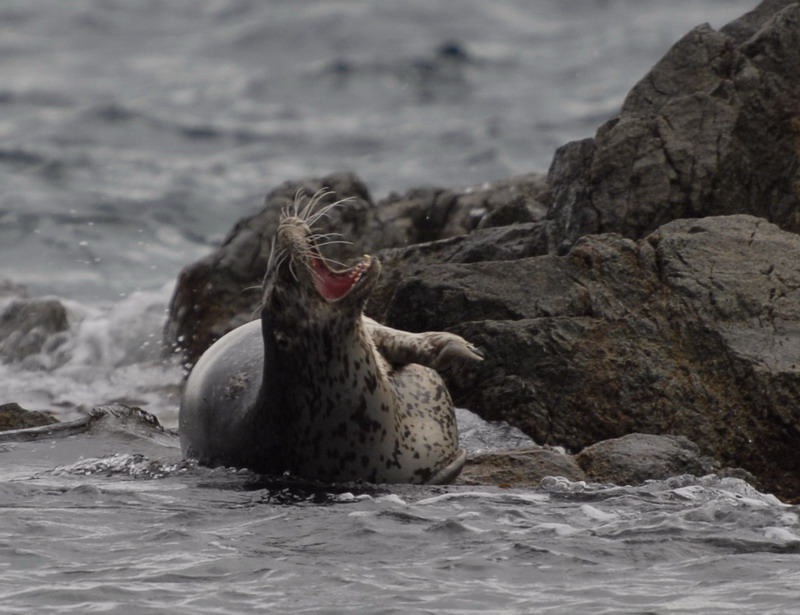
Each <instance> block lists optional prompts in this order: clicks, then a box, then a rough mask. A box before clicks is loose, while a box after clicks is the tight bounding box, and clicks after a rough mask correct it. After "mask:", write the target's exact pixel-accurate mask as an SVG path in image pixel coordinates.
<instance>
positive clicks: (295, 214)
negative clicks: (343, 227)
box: [262, 193, 381, 347]
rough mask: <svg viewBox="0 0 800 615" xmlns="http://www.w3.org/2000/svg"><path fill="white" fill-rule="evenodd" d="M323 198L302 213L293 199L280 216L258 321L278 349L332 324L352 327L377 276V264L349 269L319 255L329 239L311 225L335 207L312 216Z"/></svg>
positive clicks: (364, 261)
mask: <svg viewBox="0 0 800 615" xmlns="http://www.w3.org/2000/svg"><path fill="white" fill-rule="evenodd" d="M323 196H325V194H324V193H323V194H319V193H318V194H317V195H315V196H314V198H312V199H310V200H309V202H308V204H307V205H306V206H305V207H304V208H302V209H300V207H299V206H298V204H297V200H296V201H295V204H294V205H293V206H291V207H289V208H287V209H285V210H284V211H283V212H282V213H281V217H280V220H279V224H278V229H277V232H276V234H275V239H274V241H273V244H272V250H271V253H270V259H269V264H268V265H267V272H266V275H265V277H264V285H263V297H262V320H264V321H265V322H270V323H271V324H272V325H273V330H274V332H275V333H276V341H277V342H278V346H279V347H280V346H282V345H283V346H285V344H286V343H288V342H287V341H286V340H285V339H284V338H286V337H287V335H288V337H293V336H292V333H293V332H301V331H303V330H307V329H315V330H319V329H320V328H321V327H330V326H331V325H332V324H333V323H334V322H336V323H340V324H342V325H343V326H345V327H347V326H350V325H354V324H355V322H356V321H357V320H358V319H359V318H360V317H361V314H362V312H363V310H364V305H365V304H366V301H367V298H368V297H369V294H370V292H371V291H372V289H373V287H374V286H375V283H376V282H377V280H378V278H379V277H380V270H381V266H380V262H379V261H378V259H376V258H373V257H371V256H369V255H366V254H365V255H364V256H362V257H361V258H359V259H357V261H356V262H355V263H354V264H352V265H351V266H349V267H346V266H341V265H339V264H338V263H334V262H332V261H330V260H328V259H326V258H325V257H324V256H323V254H322V252H321V250H320V247H321V246H323V245H324V244H325V243H327V240H328V238H329V236H327V235H324V234H321V233H319V232H318V231H317V230H316V229H315V226H314V225H315V224H316V223H317V222H318V221H319V220H320V218H322V217H323V216H325V215H327V213H328V212H329V211H330V209H331V208H333V207H335V206H337V205H339V204H340V203H341V201H337V202H336V203H332V204H330V205H326V206H325V207H322V208H319V209H317V210H316V211H315V207H316V205H317V204H318V202H319V200H320V199H321V198H322V197H323ZM282 341H283V343H281V342H282Z"/></svg>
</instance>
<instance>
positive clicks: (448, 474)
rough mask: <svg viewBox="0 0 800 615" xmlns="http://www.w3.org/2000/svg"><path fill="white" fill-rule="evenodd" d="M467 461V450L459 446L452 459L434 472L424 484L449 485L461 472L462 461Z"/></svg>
mask: <svg viewBox="0 0 800 615" xmlns="http://www.w3.org/2000/svg"><path fill="white" fill-rule="evenodd" d="M466 461H467V451H465V450H464V449H463V448H460V449H458V450H457V451H456V454H455V456H454V457H453V460H452V461H451V462H450V463H448V464H447V465H446V466H445V467H444V468H442V469H441V470H439V471H438V472H437V473H436V474H434V475H433V476H432V477H431V478H430V480H428V481H427V482H426V483H425V484H426V485H449V484H450V483H452V482H453V481H454V480H455V479H456V478H458V475H459V474H461V470H462V469H463V468H464V463H465V462H466Z"/></svg>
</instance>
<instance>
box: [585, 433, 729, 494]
mask: <svg viewBox="0 0 800 615" xmlns="http://www.w3.org/2000/svg"><path fill="white" fill-rule="evenodd" d="M575 462H576V463H577V465H578V466H579V467H580V468H581V469H582V470H583V471H584V472H585V473H586V477H587V478H588V479H589V480H592V481H598V482H609V483H614V484H617V485H636V484H639V483H643V482H644V481H646V480H653V479H665V478H670V477H672V476H680V475H682V474H693V475H695V476H704V475H706V474H711V473H712V472H714V471H715V470H717V469H718V465H717V464H716V463H715V461H714V460H713V459H712V458H710V457H703V456H702V455H701V454H700V450H699V448H698V446H697V445H696V444H695V443H694V442H692V441H691V440H689V439H688V438H685V437H683V436H654V435H650V434H641V433H633V434H628V435H627V436H623V437H621V438H614V439H611V440H604V441H602V442H598V443H597V444H593V445H592V446H589V447H588V448H585V449H584V450H582V451H581V452H580V453H579V454H578V455H576V456H575Z"/></svg>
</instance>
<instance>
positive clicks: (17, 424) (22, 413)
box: [0, 403, 58, 431]
mask: <svg viewBox="0 0 800 615" xmlns="http://www.w3.org/2000/svg"><path fill="white" fill-rule="evenodd" d="M57 422H58V421H57V420H56V419H54V418H53V417H52V416H50V415H49V414H45V413H44V412H38V411H35V410H25V409H24V408H21V407H20V406H19V404H15V403H9V404H0V431H10V430H12V429H26V428H28V427H41V426H42V425H52V424H53V423H57Z"/></svg>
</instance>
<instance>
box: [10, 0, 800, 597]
mask: <svg viewBox="0 0 800 615" xmlns="http://www.w3.org/2000/svg"><path fill="white" fill-rule="evenodd" d="M754 5H755V2H754V1H751V2H743V1H739V0H676V1H674V2H669V3H667V2H663V1H658V0H540V1H523V0H518V1H511V0H495V1H493V2H481V1H479V0H463V1H460V2H447V3H445V2H435V1H434V2H431V1H425V2H423V1H422V0H419V1H407V2H402V3H400V2H391V1H390V0H379V1H375V2H359V1H355V0H351V1H347V0H341V1H339V0H336V1H332V0H327V1H322V0H317V1H314V2H311V1H300V0H291V1H290V0H282V1H278V0H270V1H258V0H141V1H138V0H137V1H136V2H132V1H127V2H126V1H124V0H70V1H69V2H51V1H48V0H4V2H2V3H1V4H0V24H2V26H3V27H2V28H0V74H2V77H3V78H2V79H0V280H2V279H6V280H10V281H12V282H14V283H16V284H19V285H22V286H24V287H26V288H27V292H28V294H29V295H30V296H32V297H55V298H58V299H59V300H61V301H62V303H63V304H64V305H65V307H66V309H67V313H68V320H69V330H68V331H67V332H66V333H65V334H62V335H60V336H59V337H58V338H57V339H53V340H51V343H50V344H48V345H47V350H46V351H45V352H42V353H40V354H38V355H33V356H27V357H19V356H14V355H13V354H9V353H6V354H4V355H3V356H0V403H5V402H18V403H19V404H20V405H22V406H23V407H26V408H30V409H44V410H47V411H50V412H52V413H53V414H55V415H56V416H57V417H58V418H60V419H62V420H69V419H73V418H77V417H79V416H82V415H84V414H85V413H86V412H87V411H88V410H89V409H90V408H91V407H93V406H96V405H99V404H104V403H108V402H111V401H115V400H117V401H125V402H128V403H133V404H136V405H139V406H141V407H143V408H145V409H146V410H148V411H150V412H152V413H154V414H155V415H157V416H158V417H159V419H160V420H161V421H162V423H163V424H164V425H166V426H167V427H174V426H175V425H176V424H177V404H178V397H179V391H180V383H181V379H182V376H183V373H182V370H181V368H180V366H179V365H177V363H176V362H174V361H170V360H165V359H164V358H163V357H162V353H161V347H160V337H161V329H162V327H163V323H164V318H165V310H166V305H167V303H168V301H169V297H170V295H171V292H172V287H173V283H174V280H175V279H176V277H177V274H178V272H179V270H180V268H181V267H183V266H185V265H186V264H188V263H190V262H193V261H194V260H196V259H198V258H200V257H202V256H203V255H205V254H207V253H208V252H209V251H210V250H212V249H213V248H214V246H215V245H218V243H219V242H220V241H221V239H222V238H223V237H224V235H225V233H226V232H227V231H228V229H229V228H230V227H231V226H232V225H233V223H234V222H235V221H236V220H237V219H238V218H239V217H241V216H243V215H246V214H249V213H252V212H253V211H255V210H256V209H257V208H258V207H259V206H260V204H261V202H262V200H263V197H264V194H265V193H266V192H267V191H268V190H269V189H271V188H273V187H274V186H276V185H277V184H279V183H281V182H283V181H286V180H289V179H297V178H301V177H307V176H312V175H321V174H326V173H330V172H333V171H339V170H353V171H355V172H357V173H358V174H359V175H360V176H361V177H362V178H363V179H364V180H365V181H366V182H367V183H368V185H369V187H370V189H371V191H372V193H373V196H374V197H375V198H376V199H379V198H382V197H383V196H385V195H386V194H388V193H389V192H391V191H402V190H405V189H408V188H410V187H414V186H420V185H438V186H445V187H457V186H468V185H476V184H481V183H484V182H487V181H491V180H495V179H500V178H503V177H507V176H509V175H513V174H517V173H525V172H530V171H540V172H545V171H546V170H547V167H548V164H549V161H550V158H551V157H552V153H553V150H554V149H555V148H556V147H557V146H559V145H561V144H563V143H565V142H567V141H569V140H571V139H576V138H582V137H585V136H590V135H591V134H593V132H594V130H595V129H596V127H597V126H598V125H599V124H600V123H602V122H603V121H604V120H605V119H607V118H608V117H610V116H611V115H613V114H614V113H615V112H616V111H617V109H618V108H619V106H620V104H621V102H622V100H623V98H624V96H625V94H626V92H627V91H628V90H629V88H630V87H631V86H632V85H633V84H634V83H635V82H636V81H637V80H638V79H639V78H640V77H641V76H642V75H643V74H644V73H645V72H646V71H647V69H648V68H649V67H650V66H651V65H652V64H653V63H654V62H655V61H657V60H658V58H659V57H660V56H661V55H663V53H664V52H665V51H666V50H667V49H668V48H669V46H670V45H671V44H672V43H673V42H674V41H675V40H677V39H678V38H679V37H680V36H682V35H683V34H684V33H686V32H687V31H688V30H689V29H690V28H692V27H693V26H695V25H697V24H700V23H703V22H710V23H711V24H712V26H714V27H719V26H721V25H723V24H724V23H726V22H727V21H729V20H731V19H733V18H735V17H737V16H739V15H741V14H743V13H744V12H745V11H747V10H749V9H751V8H753V6H754ZM12 300H13V297H11V296H3V295H2V294H0V311H1V310H3V309H4V308H5V307H6V306H7V305H8V303H9V302H10V301H12ZM0 348H2V344H0ZM459 421H460V424H461V427H462V431H463V433H464V437H465V442H466V444H467V446H468V447H469V448H470V449H471V450H472V451H477V450H492V449H497V448H503V447H504V446H509V445H511V446H513V445H520V444H524V442H525V439H524V437H522V436H521V435H520V434H518V433H514V432H513V430H509V429H508V428H507V427H503V426H497V425H487V424H484V423H482V422H481V421H480V419H478V418H477V417H475V416H474V415H472V414H470V413H469V412H466V411H463V412H460V414H459ZM0 508H2V515H0V613H68V612H74V613H87V612H113V613H165V612H169V613H250V612H253V613H255V612H276V613H281V612H286V613H289V612H292V613H297V612H326V613H345V612H348V613H349V612H357V613H395V612H396V613H408V612H421V613H426V612H429V613H464V612H475V611H480V612H489V613H539V612H541V613H573V612H584V613H680V612H682V613H698V612H702V613H731V612H740V613H753V612H758V613H791V612H793V609H796V606H795V604H796V602H797V598H798V591H797V590H796V587H797V585H798V572H797V570H798V569H800V566H798V563H799V562H800V560H799V559H798V550H800V546H798V545H800V530H798V516H797V515H798V511H797V509H796V508H795V507H790V506H786V505H784V504H782V503H780V502H778V501H777V500H776V499H775V498H773V497H772V496H770V495H767V494H761V493H758V492H756V491H755V490H753V489H752V488H751V487H750V486H748V485H747V484H746V483H743V482H741V481H737V480H733V479H724V480H721V479H717V478H715V477H701V478H693V477H676V478H674V479H672V480H670V481H660V482H654V483H650V484H647V485H644V486H640V487H624V486H623V487H614V486H608V485H591V484H590V485H584V484H581V483H569V482H567V481H564V480H561V479H557V478H553V479H547V480H546V481H545V482H544V483H543V485H542V486H541V487H540V488H539V489H531V490H518V489H500V488H494V487H491V488H489V487H487V488H481V489H475V488H465V487H449V488H409V487H393V488H383V487H381V488H366V487H363V486H362V487H359V488H356V487H353V488H349V489H348V488H342V489H337V490H328V491H326V490H325V489H315V490H313V491H308V490H303V489H299V490H298V489H294V488H293V489H288V488H283V487H276V486H275V485H265V484H263V483H261V482H259V480H258V479H257V477H253V476H251V475H249V474H248V473H246V472H232V471H221V470H220V471H210V470H207V469H203V468H197V467H195V466H193V465H192V464H187V463H184V462H181V460H180V453H179V450H178V449H177V445H176V441H175V438H174V436H169V435H165V434H156V433H153V434H149V435H148V434H142V433H141V432H136V433H132V432H131V431H130V430H129V429H128V428H126V427H124V426H121V425H114V424H111V425H105V426H102V425H101V426H96V427H95V428H94V429H93V430H92V431H91V432H90V433H88V434H84V435H81V436H73V437H70V438H66V439H57V440H42V441H37V442H27V443H20V442H8V443H0Z"/></svg>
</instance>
